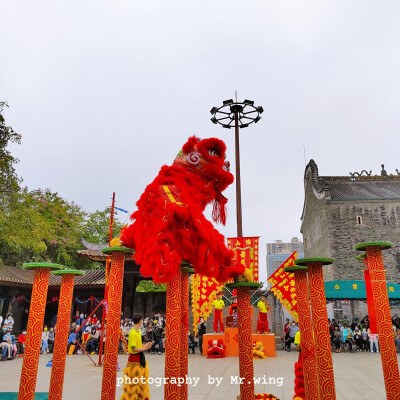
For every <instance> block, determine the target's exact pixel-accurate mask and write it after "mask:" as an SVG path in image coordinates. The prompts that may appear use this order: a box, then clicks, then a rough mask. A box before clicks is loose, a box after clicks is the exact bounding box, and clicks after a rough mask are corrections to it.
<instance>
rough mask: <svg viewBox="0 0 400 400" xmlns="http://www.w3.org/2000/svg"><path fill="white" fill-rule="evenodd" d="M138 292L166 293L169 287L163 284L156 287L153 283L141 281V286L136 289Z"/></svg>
mask: <svg viewBox="0 0 400 400" xmlns="http://www.w3.org/2000/svg"><path fill="white" fill-rule="evenodd" d="M136 291H137V292H146V293H150V292H166V291H167V285H165V284H164V283H161V284H160V285H155V284H154V282H153V281H144V280H143V281H140V282H139V285H137V287H136Z"/></svg>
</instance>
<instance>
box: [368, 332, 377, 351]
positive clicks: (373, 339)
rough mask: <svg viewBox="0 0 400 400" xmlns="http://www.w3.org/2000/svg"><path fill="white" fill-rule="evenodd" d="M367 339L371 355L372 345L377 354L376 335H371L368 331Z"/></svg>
mask: <svg viewBox="0 0 400 400" xmlns="http://www.w3.org/2000/svg"><path fill="white" fill-rule="evenodd" d="M368 338H369V346H370V351H371V353H373V352H374V345H375V349H376V352H377V353H379V340H378V334H377V333H371V331H370V330H369V329H368Z"/></svg>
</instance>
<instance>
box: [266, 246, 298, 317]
mask: <svg viewBox="0 0 400 400" xmlns="http://www.w3.org/2000/svg"><path fill="white" fill-rule="evenodd" d="M296 259H297V250H296V251H295V252H293V253H292V254H291V255H290V256H289V257H288V258H287V259H286V260H285V261H284V262H283V263H282V264H281V266H280V267H279V268H278V269H277V270H276V271H275V272H274V273H273V274H272V275H271V276H270V277H269V278H268V282H269V283H270V284H271V292H272V293H274V295H275V296H276V298H277V299H278V300H279V301H280V302H281V303H282V304H283V305H284V306H285V308H286V309H287V310H288V311H289V313H290V314H291V315H292V317H293V318H294V319H295V320H297V319H298V315H297V299H296V288H295V282H294V275H293V274H292V273H290V274H286V273H285V272H284V268H286V267H291V266H293V265H294V262H295V260H296Z"/></svg>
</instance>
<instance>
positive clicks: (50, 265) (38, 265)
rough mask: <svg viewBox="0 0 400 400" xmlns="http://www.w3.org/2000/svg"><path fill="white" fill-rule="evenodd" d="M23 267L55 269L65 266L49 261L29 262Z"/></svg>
mask: <svg viewBox="0 0 400 400" xmlns="http://www.w3.org/2000/svg"><path fill="white" fill-rule="evenodd" d="M22 268H23V269H28V270H29V269H33V270H35V269H36V268H48V269H50V271H55V270H59V269H63V268H64V266H62V265H60V264H54V263H48V262H39V263H27V264H24V265H23V266H22Z"/></svg>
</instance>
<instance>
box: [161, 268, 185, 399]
mask: <svg viewBox="0 0 400 400" xmlns="http://www.w3.org/2000/svg"><path fill="white" fill-rule="evenodd" d="M166 319H167V326H166V330H165V377H166V378H168V381H167V382H166V384H165V385H164V399H165V400H177V399H180V387H179V386H178V385H176V384H175V385H174V384H171V383H170V381H171V379H172V378H174V380H177V379H178V378H179V376H180V373H181V367H180V364H181V363H180V359H181V357H180V355H181V339H180V338H181V269H180V268H179V270H178V273H177V274H176V275H175V276H174V277H173V278H172V279H171V280H170V281H169V282H168V283H167V315H166ZM186 336H187V332H186ZM178 338H179V339H178ZM186 340H187V338H186ZM178 354H179V356H178Z"/></svg>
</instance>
